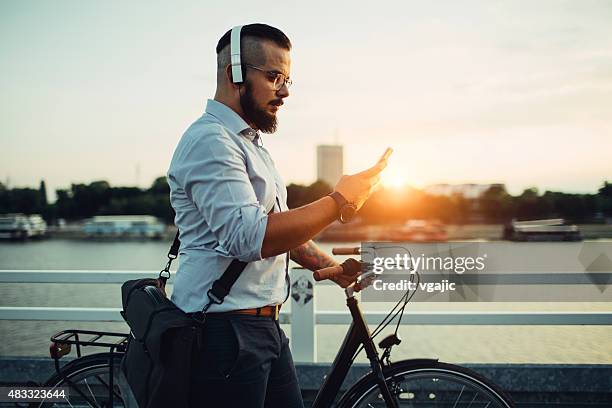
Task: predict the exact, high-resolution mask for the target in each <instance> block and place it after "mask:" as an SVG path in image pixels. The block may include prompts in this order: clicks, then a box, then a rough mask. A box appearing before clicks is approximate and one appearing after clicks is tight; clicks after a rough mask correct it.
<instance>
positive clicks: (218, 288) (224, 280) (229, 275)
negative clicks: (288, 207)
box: [159, 197, 289, 314]
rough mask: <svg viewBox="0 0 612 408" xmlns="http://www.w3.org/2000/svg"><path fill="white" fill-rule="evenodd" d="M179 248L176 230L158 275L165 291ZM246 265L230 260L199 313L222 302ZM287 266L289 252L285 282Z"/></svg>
mask: <svg viewBox="0 0 612 408" xmlns="http://www.w3.org/2000/svg"><path fill="white" fill-rule="evenodd" d="M276 202H277V203H278V207H279V210H280V202H279V200H278V197H276ZM273 212H274V206H272V209H271V210H270V211H269V212H268V215H270V214H272V213H273ZM180 246H181V241H180V239H179V230H178V229H177V230H176V235H175V236H174V241H173V242H172V245H171V246H170V250H169V251H168V263H167V264H166V267H165V268H164V269H162V270H161V272H160V273H159V281H160V286H161V288H162V289H165V287H166V282H167V281H168V279H169V278H170V265H171V264H172V261H174V260H175V259H176V258H177V257H178V252H179V248H180ZM247 265H248V262H243V261H239V260H238V259H234V260H232V262H231V263H230V264H229V266H228V267H227V269H226V270H225V272H223V275H221V277H220V278H219V279H217V280H216V281H214V282H213V284H212V287H211V288H210V289H209V290H208V292H207V293H206V295H207V296H208V303H207V304H206V305H205V306H204V308H203V309H202V312H201V313H202V314H203V313H206V311H207V310H208V309H209V308H210V307H211V306H212V305H213V304H218V305H219V304H221V303H223V300H224V299H225V297H226V296H227V295H228V294H229V292H230V290H231V289H232V286H234V283H236V281H237V280H238V278H239V277H240V274H241V273H242V271H244V268H246V266H247ZM288 266H289V252H287V260H286V264H285V279H287V280H288V278H289V273H288ZM287 292H288V293H287V296H286V297H285V301H286V300H287V298H288V297H289V290H288V291H287ZM283 303H284V302H283Z"/></svg>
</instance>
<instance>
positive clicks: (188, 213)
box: [167, 100, 289, 312]
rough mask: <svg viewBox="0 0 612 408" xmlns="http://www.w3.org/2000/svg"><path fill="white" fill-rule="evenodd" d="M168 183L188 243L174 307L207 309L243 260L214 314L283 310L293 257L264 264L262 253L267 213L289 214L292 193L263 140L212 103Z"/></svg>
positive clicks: (186, 138)
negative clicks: (215, 287)
mask: <svg viewBox="0 0 612 408" xmlns="http://www.w3.org/2000/svg"><path fill="white" fill-rule="evenodd" d="M167 178H168V184H169V185H170V203H171V204H172V207H173V208H174V211H175V212H176V216H175V219H174V221H175V224H176V226H177V227H178V229H179V231H180V240H181V247H180V251H179V256H180V257H179V267H178V270H177V273H176V278H175V281H174V289H173V292H172V301H173V302H174V303H175V304H176V305H177V306H178V307H179V308H181V309H182V310H183V311H185V312H195V311H200V310H202V308H203V307H204V305H205V304H206V303H207V302H208V297H207V295H206V293H207V291H208V289H210V287H211V286H212V284H213V282H214V281H215V280H217V279H218V278H219V277H220V276H221V275H222V274H223V272H224V271H225V270H226V269H227V267H228V265H229V264H230V263H231V261H232V260H233V259H239V260H241V261H245V262H249V264H248V265H247V267H246V268H245V269H244V271H243V272H242V274H241V275H240V277H239V278H238V280H237V281H236V283H235V284H234V286H233V287H232V289H231V291H230V293H229V295H227V297H226V298H225V300H224V302H223V303H222V304H220V305H217V304H213V305H212V306H211V307H210V309H209V310H208V311H209V312H224V311H230V310H237V309H248V308H254V307H261V306H266V305H273V304H280V303H283V302H284V301H285V300H286V294H287V293H288V290H289V282H288V279H286V267H287V265H286V261H287V259H286V255H284V254H283V255H278V256H275V257H270V258H265V259H262V257H261V246H262V243H263V239H264V234H265V232H266V225H267V221H268V215H267V214H268V212H270V210H272V209H273V208H274V210H275V212H277V211H285V210H287V209H288V208H287V204H286V203H287V189H286V187H285V183H284V182H283V180H282V179H281V177H280V175H279V173H278V171H277V170H276V168H275V166H274V162H273V161H272V158H271V157H270V153H269V152H268V151H267V150H266V149H265V148H264V147H263V146H262V145H261V140H260V138H259V135H258V133H257V132H256V131H254V130H253V129H251V128H250V127H249V125H248V124H247V123H246V122H245V121H244V120H243V119H242V118H241V117H240V116H239V115H238V114H237V113H236V112H234V111H233V110H232V109H230V108H229V107H227V106H226V105H224V104H222V103H220V102H217V101H214V100H208V103H207V105H206V112H205V113H204V115H202V116H201V117H200V118H199V119H198V120H196V121H195V122H194V123H193V124H192V125H191V126H190V127H189V128H188V129H187V131H186V132H185V133H184V134H183V136H182V137H181V140H180V141H179V143H178V145H177V147H176V150H175V151H174V155H173V157H172V161H171V163H170V168H169V169H168V173H167ZM279 206H280V208H279Z"/></svg>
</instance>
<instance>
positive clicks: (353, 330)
mask: <svg viewBox="0 0 612 408" xmlns="http://www.w3.org/2000/svg"><path fill="white" fill-rule="evenodd" d="M346 293H347V298H346V305H347V306H348V308H349V310H350V312H351V316H352V318H353V322H352V323H351V326H350V327H349V330H348V332H347V333H346V336H345V337H344V340H343V342H342V346H341V347H340V350H339V351H338V354H337V355H336V358H335V359H334V362H333V363H332V367H331V370H330V371H329V374H328V375H327V377H325V381H324V382H323V386H322V387H321V389H320V390H319V392H318V393H317V396H316V398H315V401H314V403H313V404H312V407H313V408H327V407H330V406H331V405H332V403H333V402H334V399H335V398H336V396H337V395H338V392H339V391H340V386H341V385H342V382H343V381H344V379H345V378H346V375H347V374H348V371H349V368H350V367H351V365H352V363H353V362H352V360H353V356H354V355H355V352H356V351H357V349H358V348H359V346H360V345H362V344H363V347H364V349H365V351H366V355H367V356H368V360H370V367H371V368H372V372H373V373H374V374H375V375H376V377H377V382H378V385H379V387H380V392H381V394H382V396H383V398H384V400H385V403H386V404H387V406H388V407H392V408H397V403H396V401H395V398H394V397H393V395H392V394H391V392H390V391H389V388H388V387H387V384H386V383H385V377H384V375H383V370H382V363H381V361H380V358H379V357H378V350H377V349H376V345H375V344H374V342H373V341H372V339H371V333H370V329H369V327H368V325H367V323H366V321H365V319H364V318H363V314H362V312H361V309H360V308H359V302H358V301H357V299H355V297H354V296H353V294H352V293H351V294H350V295H349V292H348V291H347V292H346Z"/></svg>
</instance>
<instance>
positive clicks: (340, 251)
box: [332, 247, 361, 255]
mask: <svg viewBox="0 0 612 408" xmlns="http://www.w3.org/2000/svg"><path fill="white" fill-rule="evenodd" d="M360 253H361V248H359V247H355V248H334V249H332V254H334V255H359V254H360Z"/></svg>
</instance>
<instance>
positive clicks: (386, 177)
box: [380, 166, 408, 188]
mask: <svg viewBox="0 0 612 408" xmlns="http://www.w3.org/2000/svg"><path fill="white" fill-rule="evenodd" d="M380 181H381V183H382V185H383V186H385V187H387V188H402V187H405V186H406V185H407V184H408V180H407V179H406V176H405V173H404V172H403V171H402V169H400V168H397V167H391V166H389V167H387V168H386V169H385V170H383V172H382V175H381V180H380Z"/></svg>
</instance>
